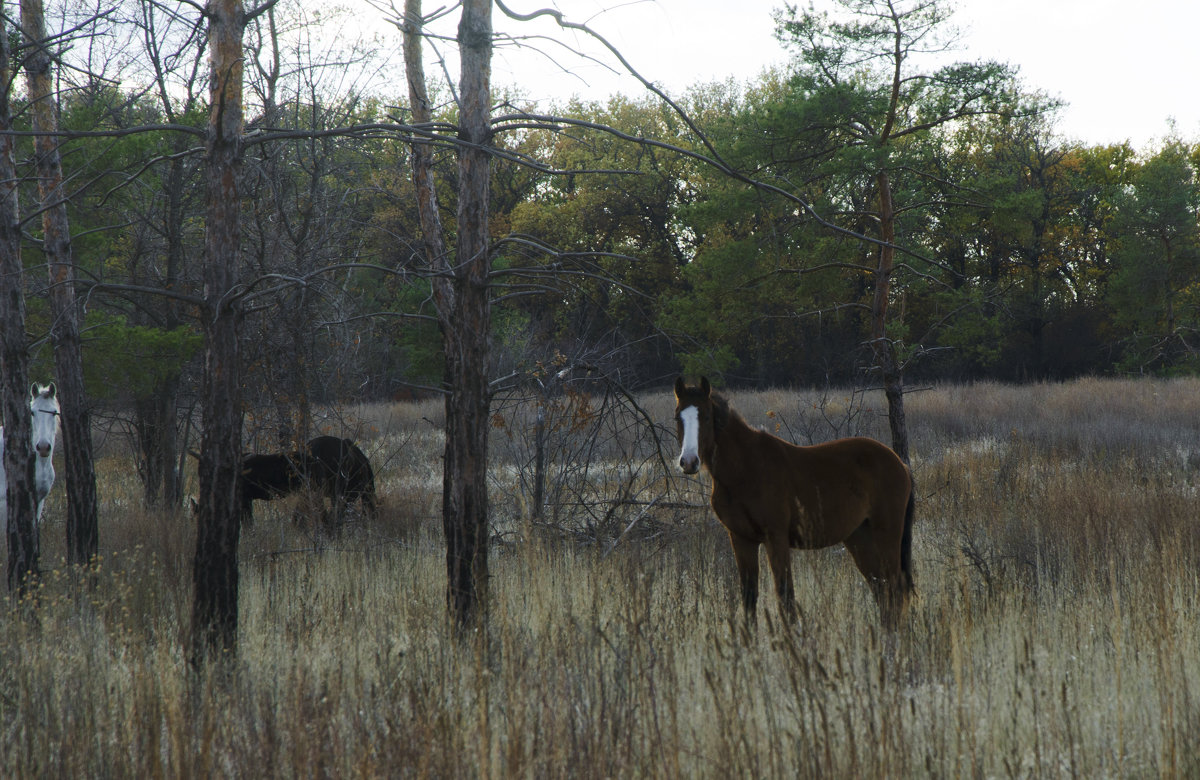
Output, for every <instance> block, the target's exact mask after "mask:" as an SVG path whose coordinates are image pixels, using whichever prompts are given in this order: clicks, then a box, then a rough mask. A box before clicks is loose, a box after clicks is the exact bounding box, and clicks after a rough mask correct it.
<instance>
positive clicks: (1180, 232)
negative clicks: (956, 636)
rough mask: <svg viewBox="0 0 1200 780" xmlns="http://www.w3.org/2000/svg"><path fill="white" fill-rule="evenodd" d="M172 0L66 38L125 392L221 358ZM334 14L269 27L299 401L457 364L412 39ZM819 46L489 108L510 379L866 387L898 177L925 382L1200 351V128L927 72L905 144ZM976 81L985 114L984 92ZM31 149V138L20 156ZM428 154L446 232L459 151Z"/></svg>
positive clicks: (255, 300)
mask: <svg viewBox="0 0 1200 780" xmlns="http://www.w3.org/2000/svg"><path fill="white" fill-rule="evenodd" d="M148 8H149V6H144V5H142V4H138V3H127V4H125V5H121V4H118V5H116V6H114V9H116V10H114V12H112V13H109V14H107V15H104V16H102V17H97V18H92V19H89V20H88V23H87V24H86V25H84V26H81V27H80V28H79V29H76V30H74V31H73V32H72V33H71V34H70V35H69V36H68V38H66V39H63V40H62V41H61V43H60V44H59V45H61V46H62V47H63V48H64V50H69V54H68V55H67V56H70V57H78V56H79V55H80V52H81V51H86V52H87V55H88V57H89V59H88V60H87V61H84V62H81V63H78V66H77V67H73V68H71V69H64V70H63V72H62V73H61V75H60V80H61V83H60V84H59V86H58V89H57V92H56V95H57V99H58V110H59V111H60V118H59V122H60V126H61V132H62V134H63V139H64V141H63V144H62V164H63V177H64V181H65V182H66V193H65V202H66V207H67V212H68V215H69V222H70V226H71V228H70V229H71V243H72V246H73V249H74V255H75V263H76V268H77V274H78V277H79V281H78V287H79V295H80V297H81V298H86V306H85V309H86V311H85V317H84V323H83V329H84V334H85V337H84V356H85V357H84V365H85V371H86V387H87V391H88V395H89V397H91V398H94V399H95V400H96V401H97V402H98V403H110V402H111V403H116V404H120V405H124V406H126V407H128V408H139V407H143V406H150V405H153V404H154V403H156V402H160V401H158V399H160V397H161V396H162V395H164V394H174V393H187V389H186V388H188V387H191V386H194V385H195V384H196V382H195V379H194V377H195V375H196V373H197V372H198V371H199V370H200V366H199V355H200V344H201V338H200V333H199V328H198V326H197V324H196V323H195V322H194V312H192V311H189V309H188V306H187V305H186V303H181V302H180V297H179V296H172V295H164V294H163V291H164V290H167V291H171V292H173V293H178V294H180V295H182V296H186V294H187V293H194V292H195V291H196V290H198V289H199V288H200V287H201V285H202V280H201V276H200V265H201V256H202V249H203V247H202V242H203V224H204V213H203V208H204V205H203V201H202V197H201V195H202V193H203V187H202V186H200V183H199V182H200V176H201V164H202V154H201V153H200V151H201V150H200V148H199V144H198V140H197V139H199V138H201V137H202V133H203V124H204V122H205V121H206V105H205V94H204V92H203V89H202V88H203V87H205V86H206V84H205V81H204V72H203V68H201V67H199V66H200V65H201V64H202V63H203V57H204V56H205V53H204V47H203V46H202V45H201V43H202V42H201V41H200V40H198V39H196V38H195V37H194V36H193V37H191V38H189V37H187V34H186V33H187V32H188V31H187V30H186V29H183V28H182V27H181V25H180V24H179V22H178V20H175V23H174V25H173V26H168V24H167V22H165V21H163V20H161V19H159V20H156V19H155V18H154V17H153V15H152V14H151V15H148V16H146V17H145V18H140V17H137V16H136V14H135V11H139V10H140V11H143V12H145V13H146V14H150V11H149V10H147V9H148ZM66 9H70V10H69V12H68V11H66ZM62 10H64V12H67V13H72V14H83V10H82V7H80V6H76V5H74V4H67V5H66V6H64V9H62ZM323 21H324V20H323V19H322V20H315V19H312V18H310V17H309V16H308V14H307V13H306V11H305V9H304V8H303V7H302V6H299V5H295V6H289V5H287V4H279V5H276V6H275V8H274V11H273V12H272V14H270V15H269V16H268V17H261V18H259V19H258V20H257V21H256V22H254V23H253V24H251V25H250V27H249V28H248V35H247V40H246V45H247V53H248V55H249V56H250V60H249V62H250V63H251V64H252V67H249V68H247V72H246V73H247V98H248V103H247V115H246V137H247V143H246V159H245V172H244V181H243V186H242V203H241V204H240V205H241V210H242V212H243V215H244V224H243V242H242V244H243V250H242V257H241V258H240V261H239V266H238V273H239V278H238V284H239V285H240V286H241V287H242V288H243V289H244V290H245V295H244V297H245V299H246V301H247V303H248V306H247V311H246V314H245V322H244V324H243V327H242V332H241V338H242V340H243V342H244V360H245V367H246V373H245V379H244V381H245V385H246V388H247V391H248V393H249V394H250V395H257V396H262V397H270V398H273V399H276V402H277V403H279V404H287V405H290V404H294V403H295V402H297V401H298V400H299V399H309V400H312V401H333V400H341V401H350V400H379V399H388V398H398V397H403V396H404V394H406V393H419V392H421V389H422V388H429V387H433V388H436V387H437V386H438V385H439V384H440V382H441V380H442V371H443V364H442V353H441V342H440V336H439V333H438V329H437V327H436V322H435V321H434V320H433V319H432V317H431V313H430V309H429V306H430V291H429V280H428V275H427V274H426V273H424V272H423V269H422V268H421V267H420V263H419V258H418V255H419V254H420V252H419V244H420V241H419V239H418V236H419V235H420V230H421V228H420V220H419V216H418V214H417V208H416V201H417V199H416V197H415V195H414V192H413V184H412V176H411V170H410V161H409V150H408V146H407V143H406V140H405V139H404V138H403V137H402V136H401V134H400V133H399V131H389V129H388V128H389V125H396V124H398V123H403V122H404V121H406V118H405V114H406V111H407V109H406V108H405V103H406V99H407V98H406V96H405V95H403V94H397V93H395V92H388V91H386V90H385V89H384V87H383V86H381V85H380V84H379V83H378V82H377V81H376V82H367V81H366V79H365V77H360V76H359V74H361V73H364V72H369V71H370V69H371V68H376V67H382V66H383V65H386V64H387V63H383V62H381V61H380V60H381V58H383V57H384V56H385V54H386V50H384V49H382V48H376V49H369V48H363V49H361V50H352V51H341V50H340V49H339V48H337V47H336V46H335V45H331V48H327V49H319V48H318V43H317V42H316V41H318V40H319V39H320V36H321V32H320V27H319V26H318V27H317V29H316V30H315V31H314V30H313V29H312V26H313V25H319V24H320V23H321V22H323ZM70 23H71V19H66V18H64V20H63V21H62V25H63V26H64V27H69V26H71V25H70ZM154 25H161V26H162V27H161V29H160V28H158V27H154ZM804 34H805V32H804V31H802V30H799V29H793V28H791V27H788V26H786V25H784V24H782V22H781V28H780V35H781V36H782V37H783V39H784V40H785V41H789V42H790V43H791V44H792V45H793V48H794V49H795V50H796V52H797V53H796V65H795V68H794V69H791V70H789V71H781V72H776V73H768V74H764V76H763V77H762V78H761V79H760V80H758V81H756V82H754V83H749V84H734V83H723V84H697V85H695V86H694V87H693V88H691V89H690V90H688V91H687V92H686V93H685V94H683V95H680V96H677V97H675V98H674V100H675V102H676V103H677V108H678V109H679V110H676V108H675V107H672V106H669V105H665V104H664V103H663V102H662V101H661V100H660V99H659V98H658V96H656V95H654V94H650V93H647V94H646V95H644V96H633V97H629V96H614V97H613V98H611V99H610V100H609V101H607V102H605V103H581V102H572V103H568V104H566V105H560V106H554V107H552V108H550V109H549V110H547V109H546V108H544V107H543V108H539V107H536V106H531V105H526V104H524V103H523V102H522V99H521V96H520V92H519V90H518V91H515V92H513V93H512V94H505V95H499V96H497V97H496V98H495V99H494V102H495V103H496V106H497V109H496V110H495V111H494V114H493V118H492V122H493V130H494V133H495V136H494V143H495V150H494V152H493V159H492V163H491V166H492V167H491V221H490V225H489V238H490V241H491V247H492V249H491V251H492V252H493V256H494V260H493V265H494V271H493V278H494V280H495V282H494V284H493V285H492V307H493V316H492V320H493V325H492V327H493V332H492V341H493V344H494V358H493V359H494V365H493V368H492V372H493V374H494V375H495V376H505V375H508V374H510V373H514V372H515V373H518V374H527V373H528V372H530V371H533V370H535V366H536V365H537V364H538V363H539V362H540V363H543V364H549V363H552V362H553V361H554V360H560V361H561V360H564V359H565V360H567V361H569V362H571V363H572V364H588V365H591V366H593V367H594V369H595V370H596V371H599V372H603V373H604V374H606V375H609V376H619V377H620V378H621V381H622V382H623V383H624V384H625V385H626V386H628V387H632V388H639V387H645V386H654V385H661V384H663V383H664V382H665V381H666V380H668V379H670V378H672V377H673V376H674V375H675V374H676V373H678V372H680V371H683V372H686V373H689V374H698V373H707V374H710V375H713V376H720V377H723V378H724V381H725V382H726V383H729V384H734V385H738V386H770V385H787V384H796V383H800V384H806V385H823V384H847V383H851V384H853V383H868V384H869V383H870V381H871V380H870V378H869V377H867V376H864V372H866V370H867V369H869V368H870V367H871V366H872V365H873V356H872V354H871V349H870V346H869V345H868V343H867V338H866V335H867V334H868V333H869V330H870V329H869V324H868V320H869V318H870V306H871V296H872V294H873V291H874V288H873V285H872V283H871V275H872V273H873V271H874V268H875V261H874V255H875V254H876V252H877V247H876V246H875V245H874V244H873V243H871V242H870V241H869V240H867V237H869V236H873V235H874V234H875V233H874V230H875V227H874V225H875V224H876V223H877V221H878V216H877V205H876V203H875V200H876V198H875V187H874V186H873V183H872V181H873V177H874V174H873V173H872V172H873V171H875V170H877V169H880V168H881V167H886V169H887V170H888V171H889V173H890V180H891V182H890V183H891V188H892V190H893V200H894V203H895V210H896V215H897V216H896V220H895V229H896V234H895V238H894V243H895V245H896V246H897V247H898V257H897V261H896V268H895V271H894V274H893V276H892V280H891V285H892V286H891V293H890V295H891V304H892V312H891V314H890V318H889V321H888V323H887V336H888V338H889V339H890V340H892V341H893V342H894V343H895V345H896V348H897V350H898V352H899V354H900V357H901V359H902V361H903V363H904V364H905V367H906V372H907V373H908V375H910V376H913V377H920V378H922V379H947V380H978V379H998V380H1006V381H1027V380H1043V379H1066V378H1071V377H1076V376H1082V375H1171V374H1177V373H1188V372H1191V371H1193V370H1194V369H1195V367H1196V365H1195V364H1196V352H1195V350H1194V349H1193V347H1192V342H1193V332H1194V329H1195V327H1196V324H1197V317H1198V316H1200V315H1198V310H1197V299H1196V282H1197V279H1198V278H1200V257H1198V240H1200V225H1198V218H1197V210H1198V208H1200V184H1198V182H1197V178H1196V174H1195V171H1196V166H1197V164H1198V162H1200V147H1198V146H1197V145H1196V144H1194V143H1191V142H1189V141H1185V140H1183V139H1180V138H1170V137H1169V138H1168V139H1167V140H1166V141H1164V142H1163V143H1162V144H1161V145H1160V146H1158V147H1156V148H1149V149H1134V148H1130V147H1129V146H1127V145H1120V146H1112V147H1082V146H1078V145H1075V144H1073V143H1071V142H1068V141H1066V140H1064V139H1061V138H1059V137H1057V136H1056V135H1055V132H1054V124H1053V120H1054V111H1055V105H1054V104H1053V103H1052V102H1050V101H1048V100H1046V99H1045V98H1043V97H1040V96H1039V95H1038V94H1037V93H1036V91H1035V90H1036V85H1026V84H1022V83H1020V82H1019V81H1017V80H1016V79H1015V77H1014V76H1013V75H1011V74H1009V73H1007V72H1005V71H1004V70H1003V69H1002V68H1000V67H999V66H995V65H990V64H972V65H970V66H967V65H963V66H962V67H961V69H960V72H956V73H952V74H950V73H946V74H940V73H939V74H936V75H937V76H938V78H939V79H942V77H943V76H944V77H945V78H944V80H940V81H936V80H932V79H931V80H930V81H929V82H928V83H923V84H921V85H920V86H919V87H914V88H912V89H911V91H910V92H908V93H906V94H904V95H902V96H901V100H902V105H901V106H900V110H901V112H902V115H901V121H902V122H903V123H906V127H905V132H903V133H895V134H894V135H893V136H892V137H891V138H890V139H888V140H887V142H886V143H885V144H879V143H872V142H871V139H870V138H869V137H868V135H869V133H870V132H873V131H874V132H878V124H879V123H880V122H881V121H882V118H883V114H882V111H883V110H884V108H885V106H883V105H881V104H880V95H879V94H878V91H879V90H880V89H882V88H883V87H886V86H888V85H887V84H886V83H880V84H877V83H870V82H869V81H865V82H859V81H857V80H856V79H855V78H852V74H850V73H846V74H845V75H843V76H841V77H840V79H839V80H837V81H834V80H832V79H830V78H828V77H826V76H822V75H818V74H820V73H822V71H819V70H817V69H816V68H815V67H813V66H812V65H810V64H809V63H808V61H807V60H806V59H805V58H806V57H808V56H811V54H812V52H811V51H809V52H808V54H806V53H805V51H804V50H802V49H801V43H802V40H803V38H802V36H803V35H804ZM397 36H398V33H396V34H395V35H393V37H397ZM85 41H87V42H104V43H105V45H89V46H83V45H82V42H85ZM151 44H153V46H151ZM139 47H143V48H139ZM358 78H361V80H362V81H363V82H364V86H363V87H361V88H356V87H357V85H356V79H358ZM951 78H953V79H956V81H950V80H949V79H951ZM347 85H349V86H347ZM974 90H978V91H979V93H980V94H983V95H985V99H983V100H977V101H975V102H973V103H967V102H966V101H967V98H968V97H969V94H970V93H971V92H972V91H974ZM435 92H437V94H436V95H434V97H433V100H434V103H435V109H434V118H433V121H434V122H435V123H436V124H439V125H440V126H442V127H445V128H452V127H453V126H454V123H455V111H456V109H455V108H454V105H453V100H452V99H451V91H450V90H448V89H447V88H446V86H445V85H443V86H441V87H440V88H439V87H436V86H435ZM15 99H16V103H15V104H14V129H15V130H17V131H27V130H28V123H29V121H30V120H29V116H28V114H27V112H24V111H23V110H22V108H21V105H20V103H21V96H20V94H19V93H18V95H16V96H15ZM956 101H957V102H956ZM931 117H936V118H937V119H939V120H940V122H939V123H938V124H937V125H935V126H932V127H929V128H928V129H924V125H925V124H932V123H929V122H928V120H929V119H930V118H931ZM872 128H874V130H872ZM1168 130H1169V128H1164V132H1166V131H1168ZM32 143H33V141H32V138H31V137H30V136H29V135H28V134H24V135H18V137H17V138H16V145H17V149H16V155H17V159H18V162H19V163H21V164H22V165H25V166H28V165H30V164H32V159H33V158H32V151H31V150H32ZM434 149H435V158H436V159H435V165H438V166H441V167H443V168H444V169H445V170H446V175H445V176H444V177H443V180H444V181H445V182H446V184H445V185H444V189H443V191H441V192H439V197H440V205H441V208H442V209H443V211H444V212H445V213H446V214H447V217H448V221H450V222H452V221H453V213H454V209H455V191H454V184H453V182H454V173H453V170H452V168H453V159H454V150H453V148H452V146H450V145H447V144H441V145H436V144H435V146H434ZM714 159H715V160H719V161H721V162H722V163H723V166H721V167H718V166H714V165H713V164H712V160H714ZM730 171H735V172H737V174H738V175H731V174H730ZM20 175H21V180H22V181H23V182H24V185H23V186H26V187H34V186H35V181H36V177H35V176H34V175H33V174H32V173H31V172H30V171H29V169H28V168H27V167H25V168H22V170H21V174H20ZM750 179H753V181H749V180H750ZM763 182H766V183H769V184H770V185H771V187H770V188H764V187H762V186H756V185H757V184H760V183H763ZM34 200H36V197H34V196H28V195H26V196H24V197H22V201H23V202H26V203H28V202H32V201H34ZM24 229H25V232H26V236H27V238H28V239H29V243H28V245H27V246H26V247H25V251H24V253H23V260H24V264H25V267H26V270H27V275H26V279H27V284H28V289H27V295H28V307H29V311H28V315H27V322H28V325H27V328H28V331H29V333H30V334H31V336H32V340H33V343H34V344H35V348H34V351H33V364H32V365H33V373H34V374H36V375H38V376H48V375H49V374H50V373H52V371H51V369H50V364H51V361H50V357H49V341H48V340H47V339H46V334H47V333H48V332H49V329H50V316H51V315H50V313H49V309H48V306H47V305H46V289H47V282H46V275H45V273H44V272H39V270H40V269H42V268H43V267H44V264H45V259H44V257H43V256H42V255H41V253H40V251H39V243H38V238H39V231H38V226H37V225H36V223H34V222H32V221H27V222H26V223H25V226H24ZM560 356H561V357H560Z"/></svg>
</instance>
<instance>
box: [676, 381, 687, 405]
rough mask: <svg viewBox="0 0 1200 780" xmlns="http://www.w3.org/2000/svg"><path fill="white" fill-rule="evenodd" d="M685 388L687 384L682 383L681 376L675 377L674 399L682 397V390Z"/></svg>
mask: <svg viewBox="0 0 1200 780" xmlns="http://www.w3.org/2000/svg"><path fill="white" fill-rule="evenodd" d="M684 390H687V385H685V384H684V383H683V377H681V376H677V377H675V400H679V399H680V398H682V397H683V391H684Z"/></svg>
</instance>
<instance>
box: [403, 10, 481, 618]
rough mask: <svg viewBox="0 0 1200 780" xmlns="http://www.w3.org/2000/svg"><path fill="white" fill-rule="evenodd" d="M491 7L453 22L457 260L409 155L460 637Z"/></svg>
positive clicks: (423, 105) (467, 584) (477, 514)
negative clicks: (431, 313)
mask: <svg viewBox="0 0 1200 780" xmlns="http://www.w3.org/2000/svg"><path fill="white" fill-rule="evenodd" d="M491 14H492V4H491V2H490V0H467V1H466V2H464V3H463V12H462V17H461V19H460V20H459V27H458V43H459V48H460V51H461V57H462V69H461V71H462V75H461V77H460V84H459V97H460V100H461V104H460V106H459V138H460V140H461V142H462V144H461V145H460V147H459V152H458V214H457V230H458V232H457V244H456V257H455V263H454V265H453V266H451V265H450V262H449V254H448V251H447V249H446V243H445V238H444V237H443V229H442V225H441V218H440V215H439V213H438V210H437V195H436V192H435V186H434V179H433V156H432V150H431V149H430V148H428V147H426V146H424V145H422V144H419V143H414V145H413V182H414V184H415V185H416V187H417V190H418V198H419V202H418V205H419V210H420V216H421V228H422V232H423V233H424V237H425V251H426V257H427V260H428V262H429V264H430V267H431V270H432V272H433V293H434V303H435V304H436V306H437V312H438V323H439V326H440V328H441V332H442V343H443V348H444V351H445V356H446V376H445V385H446V390H447V395H446V448H445V453H444V458H443V472H442V525H443V528H444V531H445V534H446V574H447V601H448V605H449V608H450V612H451V614H452V615H453V616H454V618H455V620H456V621H457V624H458V626H459V627H460V628H463V629H465V628H468V627H470V626H471V625H472V624H475V623H477V622H478V621H481V620H483V619H485V618H486V615H485V610H486V607H487V583H488V494H487V464H488V424H489V415H488V410H489V405H490V400H491V399H490V394H489V388H488V372H489V368H490V366H489V363H490V353H491V302H490V298H489V290H488V275H489V272H490V270H491V257H490V254H489V232H488V219H489V196H490V180H489V176H490V154H489V145H490V144H491V121H490V120H491V52H492V16H491ZM420 36H421V4H420V0H407V2H406V3H405V27H404V50H405V65H406V67H407V70H408V84H409V96H410V100H411V103H412V109H413V120H414V123H416V124H420V123H423V122H428V121H429V120H430V118H431V117H430V111H429V101H428V98H427V96H426V91H425V76H424V69H423V67H422V66H421V44H420Z"/></svg>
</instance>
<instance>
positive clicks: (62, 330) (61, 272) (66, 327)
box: [21, 0, 99, 564]
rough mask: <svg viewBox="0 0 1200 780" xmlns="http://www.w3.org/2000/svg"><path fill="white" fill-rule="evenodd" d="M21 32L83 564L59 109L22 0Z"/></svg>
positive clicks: (87, 478)
mask: <svg viewBox="0 0 1200 780" xmlns="http://www.w3.org/2000/svg"><path fill="white" fill-rule="evenodd" d="M21 28H22V32H23V33H24V36H25V44H26V45H27V46H28V47H29V53H28V54H27V55H26V57H25V73H26V76H27V77H28V83H29V102H30V104H31V105H32V108H33V112H32V113H33V130H34V132H35V133H38V135H36V136H35V137H34V148H35V150H36V160H37V176H38V194H39V196H40V197H41V202H42V209H43V211H42V232H43V236H42V246H43V249H44V251H45V254H46V262H47V265H48V267H49V270H50V313H51V315H52V317H53V325H52V326H51V328H50V340H51V343H52V344H53V345H54V367H55V373H56V376H55V379H56V380H57V383H58V388H59V390H60V391H61V392H60V395H59V403H60V404H61V407H62V410H61V414H60V420H61V422H62V440H63V447H62V449H63V463H64V465H65V467H66V483H67V560H68V561H70V562H71V563H76V564H85V563H88V562H89V561H91V560H92V558H94V557H95V556H96V551H97V546H98V541H99V538H98V530H97V525H96V469H95V464H94V462H93V458H92V423H91V412H90V411H89V409H88V403H87V399H86V397H85V396H84V389H83V350H82V346H81V343H80V338H79V317H80V312H79V306H78V303H77V301H76V299H75V262H74V258H73V257H72V255H71V230H70V225H69V224H68V223H67V204H66V195H65V191H64V189H63V174H62V159H61V157H60V155H59V151H58V139H57V138H56V137H55V133H57V132H58V109H57V102H56V100H55V96H54V82H53V78H52V74H51V58H50V51H49V49H48V48H47V45H46V44H45V42H46V23H45V19H44V14H43V10H42V0H21Z"/></svg>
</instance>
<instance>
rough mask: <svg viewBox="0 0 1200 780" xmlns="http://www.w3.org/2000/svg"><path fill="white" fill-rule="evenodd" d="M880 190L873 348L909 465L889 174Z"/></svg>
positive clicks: (895, 438)
mask: <svg viewBox="0 0 1200 780" xmlns="http://www.w3.org/2000/svg"><path fill="white" fill-rule="evenodd" d="M876 182H877V184H878V187H879V238H880V240H881V241H882V242H883V243H882V244H881V245H880V247H879V265H878V267H877V268H876V269H875V297H874V300H872V302H871V347H872V349H873V350H874V352H875V365H876V367H878V368H879V372H880V374H881V375H882V378H883V392H884V395H885V397H886V398H887V402H888V424H889V426H890V427H891V430H892V449H893V450H895V451H896V454H897V455H899V456H900V459H901V460H903V461H904V462H905V463H908V462H909V460H908V424H907V422H906V421H905V417H904V372H903V371H902V369H901V367H900V363H899V361H897V360H896V346H895V344H893V343H892V342H891V340H890V339H888V337H887V310H888V296H889V295H890V294H891V290H892V271H893V269H894V268H895V265H896V250H895V248H894V247H895V243H896V208H895V205H894V204H893V202H892V185H891V180H890V179H889V178H888V175H887V173H886V172H883V171H881V172H880V173H879V174H878V176H877V177H876Z"/></svg>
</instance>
